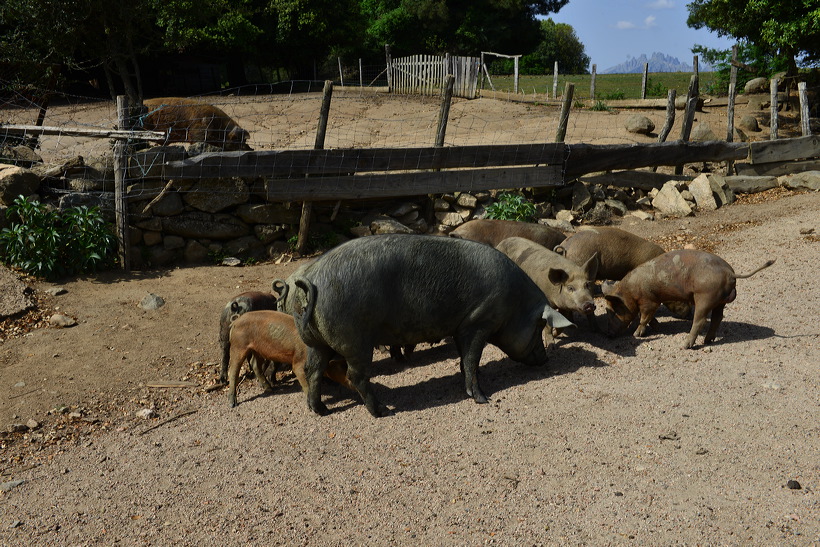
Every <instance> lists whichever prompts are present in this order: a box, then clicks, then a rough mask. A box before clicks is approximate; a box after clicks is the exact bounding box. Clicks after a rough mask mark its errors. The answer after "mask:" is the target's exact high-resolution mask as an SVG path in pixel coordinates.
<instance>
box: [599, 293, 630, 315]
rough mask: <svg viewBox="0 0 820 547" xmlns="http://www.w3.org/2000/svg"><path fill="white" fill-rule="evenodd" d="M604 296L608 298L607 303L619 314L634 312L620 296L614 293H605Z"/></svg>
mask: <svg viewBox="0 0 820 547" xmlns="http://www.w3.org/2000/svg"><path fill="white" fill-rule="evenodd" d="M604 298H605V299H606V301H607V303H608V304H609V305H610V306H611V307H612V311H614V312H615V313H616V314H617V315H628V314H630V313H632V312H631V311H630V310H629V308H628V307H627V305H626V303H625V302H624V301H623V299H622V298H621V297H620V296H616V295H614V294H605V295H604Z"/></svg>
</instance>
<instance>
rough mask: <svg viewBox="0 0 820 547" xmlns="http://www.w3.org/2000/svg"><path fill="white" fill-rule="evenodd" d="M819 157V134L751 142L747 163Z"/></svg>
mask: <svg viewBox="0 0 820 547" xmlns="http://www.w3.org/2000/svg"><path fill="white" fill-rule="evenodd" d="M818 157H820V135H809V136H808V137H796V138H793V139H778V140H776V141H761V142H753V143H751V144H750V145H749V163H751V164H757V163H770V162H773V161H788V160H802V159H812V158H818Z"/></svg>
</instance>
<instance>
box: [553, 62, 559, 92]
mask: <svg viewBox="0 0 820 547" xmlns="http://www.w3.org/2000/svg"><path fill="white" fill-rule="evenodd" d="M552 98H553V99H557V98H558V61H555V68H553V69H552Z"/></svg>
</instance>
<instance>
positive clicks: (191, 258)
mask: <svg viewBox="0 0 820 547" xmlns="http://www.w3.org/2000/svg"><path fill="white" fill-rule="evenodd" d="M183 258H184V259H185V263H186V264H203V263H205V262H208V248H207V247H205V245H203V244H202V243H200V242H199V241H196V240H190V241H188V243H187V244H186V245H185V253H184V254H183Z"/></svg>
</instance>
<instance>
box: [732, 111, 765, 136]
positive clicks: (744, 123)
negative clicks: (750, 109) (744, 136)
mask: <svg viewBox="0 0 820 547" xmlns="http://www.w3.org/2000/svg"><path fill="white" fill-rule="evenodd" d="M737 126H738V127H739V128H740V129H742V130H744V131H749V132H750V133H757V132H758V131H760V124H758V123H757V118H755V117H754V116H752V115H751V114H746V115H745V116H743V117H742V118H740V121H739V122H738V124H737Z"/></svg>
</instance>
